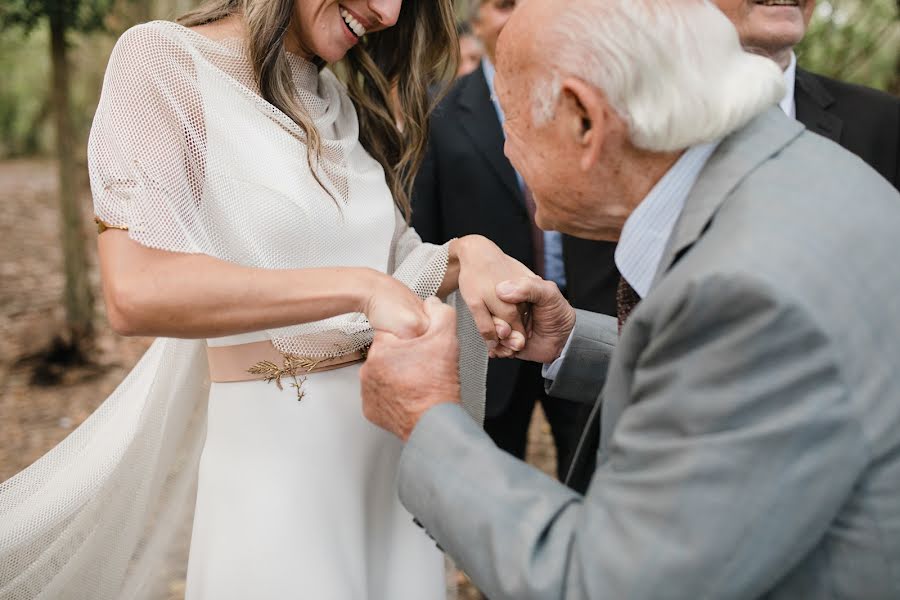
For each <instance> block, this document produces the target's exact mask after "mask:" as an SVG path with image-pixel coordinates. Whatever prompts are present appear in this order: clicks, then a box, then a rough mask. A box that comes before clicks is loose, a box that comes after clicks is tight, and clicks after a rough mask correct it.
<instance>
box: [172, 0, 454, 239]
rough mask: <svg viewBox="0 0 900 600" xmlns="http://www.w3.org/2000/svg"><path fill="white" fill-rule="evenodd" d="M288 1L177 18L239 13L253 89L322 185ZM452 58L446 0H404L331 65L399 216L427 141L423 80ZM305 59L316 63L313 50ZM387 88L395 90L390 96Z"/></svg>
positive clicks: (246, 0)
mask: <svg viewBox="0 0 900 600" xmlns="http://www.w3.org/2000/svg"><path fill="white" fill-rule="evenodd" d="M296 1H297V0H211V1H209V2H207V3H206V4H204V5H202V6H200V7H199V8H197V9H196V10H194V11H191V12H189V13H187V14H185V15H183V16H182V17H180V18H179V19H178V22H179V23H180V24H182V25H184V26H186V27H195V26H198V25H204V24H206V23H212V22H214V21H218V20H219V19H223V18H225V17H228V16H230V15H233V14H242V15H243V18H244V20H245V21H246V25H247V30H248V33H249V35H248V40H247V49H248V55H249V56H248V57H249V59H250V62H251V63H252V65H253V71H254V74H255V76H256V83H257V85H258V86H259V92H260V95H261V96H262V98H263V99H264V100H266V101H267V102H269V103H270V104H272V105H273V106H275V107H276V108H278V109H279V110H281V111H282V112H283V113H285V114H286V115H287V116H288V117H290V118H291V119H292V120H293V121H294V122H295V123H297V125H298V126H300V128H301V129H303V131H304V133H305V134H306V138H307V149H308V150H307V161H308V162H309V165H310V169H311V170H312V173H313V175H314V176H315V177H316V180H317V181H318V182H319V184H320V185H322V182H321V180H319V177H318V175H317V172H318V169H317V168H316V164H317V162H318V159H319V156H320V152H321V145H322V143H321V137H320V135H319V132H318V131H317V130H316V128H315V126H314V124H313V121H312V119H311V118H310V117H309V115H308V114H307V113H306V111H305V109H304V108H303V106H302V105H301V104H300V103H299V102H298V101H297V99H296V97H295V93H294V84H293V80H292V78H291V72H290V67H289V65H288V61H287V57H286V55H285V49H284V41H285V36H286V34H287V31H288V29H289V26H290V24H291V19H292V18H293V14H294V4H295V2H296ZM458 60H459V42H458V41H457V36H456V22H455V17H454V13H453V7H452V5H451V0H404V1H403V5H402V7H401V10H400V15H399V18H398V20H397V23H396V25H394V26H393V27H390V28H388V29H386V30H384V31H379V32H375V33H373V34H371V35H367V36H366V37H364V38H363V39H362V40H361V41H360V43H359V44H357V45H356V46H354V47H353V49H351V50H350V52H348V53H347V55H346V56H345V57H344V59H343V60H342V61H341V63H342V64H340V65H339V68H338V69H337V72H338V73H339V74H340V75H341V76H342V79H343V80H344V83H345V84H346V85H347V90H348V92H349V94H350V97H351V99H352V100H353V103H354V104H355V106H356V111H357V114H358V117H359V137H360V142H361V143H362V145H363V147H364V148H365V149H366V150H367V151H368V152H369V154H371V155H372V157H373V158H375V160H377V161H378V162H379V163H381V166H382V167H383V168H384V173H385V178H386V179H387V184H388V187H390V190H391V192H392V193H393V196H394V202H395V203H396V204H397V206H398V208H399V209H400V210H401V212H402V213H403V215H404V216H405V217H406V219H407V221H408V220H409V217H410V212H411V209H410V193H411V191H412V185H413V181H414V179H415V176H416V172H417V171H418V169H419V166H420V165H421V162H422V157H423V156H424V154H425V145H426V143H427V140H428V116H429V113H430V111H431V108H432V101H431V99H430V98H431V96H430V93H429V91H430V87H431V86H432V85H433V84H434V83H436V82H439V81H441V80H442V79H444V78H445V76H446V74H448V73H453V72H455V70H456V63H457V62H458ZM313 62H315V63H316V65H317V66H318V67H320V68H321V67H323V66H324V61H322V60H321V59H319V58H318V57H314V58H313ZM392 89H396V95H395V96H394V98H392V97H391V90H392ZM398 123H402V127H401V126H398ZM322 187H323V189H326V190H327V188H326V187H325V186H324V185H323V186H322Z"/></svg>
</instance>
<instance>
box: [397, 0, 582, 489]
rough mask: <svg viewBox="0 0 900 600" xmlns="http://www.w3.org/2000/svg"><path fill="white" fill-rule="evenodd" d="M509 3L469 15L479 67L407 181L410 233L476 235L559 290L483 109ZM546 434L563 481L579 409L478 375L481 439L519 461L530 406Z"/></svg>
mask: <svg viewBox="0 0 900 600" xmlns="http://www.w3.org/2000/svg"><path fill="white" fill-rule="evenodd" d="M515 6H516V0H478V1H477V2H476V4H475V6H474V7H473V11H472V13H473V14H472V26H473V31H474V33H475V35H477V36H478V38H479V39H480V40H481V41H482V43H483V44H484V49H485V59H484V60H483V62H482V64H481V65H480V66H479V68H478V69H476V70H475V71H474V72H472V73H470V74H469V75H466V76H464V77H462V78H460V79H459V80H458V81H457V83H456V84H455V86H454V87H453V89H452V90H451V91H450V92H449V94H448V95H447V96H446V97H445V98H444V99H443V101H442V102H441V104H440V106H438V108H437V109H436V110H435V112H434V115H433V116H432V119H431V134H430V139H429V143H428V151H427V154H426V157H425V160H424V162H423V165H422V167H421V169H420V171H419V174H418V176H417V178H416V185H415V190H414V193H413V200H412V204H413V217H412V224H413V226H414V227H415V229H416V231H417V232H418V233H419V235H420V236H421V237H422V239H423V240H425V241H426V242H434V243H444V242H446V241H447V240H450V239H452V238H454V237H461V236H464V235H468V234H480V235H483V236H485V237H487V238H489V239H491V240H492V241H494V242H495V243H496V244H497V245H498V246H499V247H500V248H501V249H502V250H503V251H504V252H505V253H507V254H508V255H509V256H512V257H514V258H516V259H517V260H519V261H520V262H522V263H523V264H525V265H526V266H528V267H529V268H530V269H532V270H533V271H535V272H536V273H538V274H540V275H541V276H543V277H545V278H547V279H549V280H552V281H555V282H556V283H557V285H559V286H560V288H565V276H564V274H563V267H562V248H561V245H560V235H559V234H558V233H555V232H546V233H545V232H543V231H541V230H540V229H538V228H537V227H536V226H534V223H533V218H532V212H533V208H529V207H530V206H531V207H533V203H532V202H531V200H530V193H529V192H528V190H527V188H526V187H525V186H524V184H523V183H522V181H521V179H520V178H519V176H518V174H517V173H516V171H515V170H514V169H513V167H512V166H511V165H510V164H509V161H508V160H507V158H506V157H505V156H504V154H503V144H504V142H505V140H504V136H503V128H502V118H503V114H502V112H501V111H500V109H499V105H497V103H496V101H495V100H494V99H493V90H492V85H493V73H494V69H493V64H492V62H491V60H492V58H493V56H494V54H493V53H494V44H495V43H496V41H497V36H498V35H499V34H500V30H501V29H502V28H503V25H504V24H505V23H506V20H507V19H508V18H509V15H510V14H511V13H512V11H513V9H514V8H515ZM537 400H540V401H541V403H542V407H543V409H544V413H545V414H546V415H547V420H548V421H549V422H550V426H551V429H552V432H553V438H554V442H555V445H556V450H557V470H558V474H559V476H560V477H563V476H565V472H566V470H567V469H568V465H569V463H570V461H571V457H572V454H573V453H574V450H575V445H576V444H577V442H578V437H579V435H580V434H581V429H582V426H583V423H584V422H585V421H586V418H587V415H586V411H585V409H584V407H583V406H580V405H578V404H577V403H573V402H569V401H567V400H557V399H555V398H551V399H548V398H547V397H546V396H545V394H544V383H543V377H542V376H541V367H540V365H537V364H534V363H525V362H522V361H518V360H508V359H496V360H492V361H491V362H490V364H489V367H488V382H487V406H486V418H485V430H486V431H487V432H488V434H490V436H491V437H492V438H493V440H494V441H495V442H496V443H497V445H498V446H500V447H501V448H503V449H504V450H506V451H507V452H509V453H510V454H513V455H514V456H517V457H520V458H523V457H524V455H525V446H526V442H527V433H528V425H529V423H530V421H531V414H532V412H533V410H534V405H535V401H537Z"/></svg>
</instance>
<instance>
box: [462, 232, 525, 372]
mask: <svg viewBox="0 0 900 600" xmlns="http://www.w3.org/2000/svg"><path fill="white" fill-rule="evenodd" d="M451 252H454V253H455V255H456V258H457V259H458V261H459V292H460V294H461V295H462V297H463V300H465V302H466V305H467V306H468V307H469V311H470V312H471V313H472V317H473V318H474V320H475V326H476V327H477V328H478V331H479V333H481V336H482V337H483V338H484V339H485V341H486V342H487V343H488V348H489V350H491V353H492V355H493V354H494V350H495V349H496V348H497V344H498V342H499V341H500V340H502V339H508V338H509V339H512V340H515V341H514V342H513V343H512V345H513V346H516V350H521V349H522V348H523V347H524V344H525V339H526V331H525V323H524V320H523V315H524V314H525V313H526V311H527V305H526V304H520V305H518V306H517V305H516V304H511V303H508V302H504V301H502V300H500V299H499V298H498V297H497V291H496V288H497V284H498V283H500V282H501V281H507V280H509V279H518V278H521V277H533V278H535V279H540V278H539V277H538V276H537V275H535V274H534V273H532V272H531V271H530V270H529V269H528V268H527V267H526V266H525V265H523V264H522V263H520V262H519V261H517V260H516V259H514V258H511V257H509V256H507V255H506V254H504V253H503V252H502V251H501V250H500V248H498V247H497V245H496V244H494V243H493V242H492V241H490V240H489V239H487V238H485V237H483V236H480V235H468V236H465V237H463V238H460V239H458V240H456V241H454V242H453V243H452V244H451ZM504 354H505V353H504Z"/></svg>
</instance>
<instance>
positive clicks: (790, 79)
mask: <svg viewBox="0 0 900 600" xmlns="http://www.w3.org/2000/svg"><path fill="white" fill-rule="evenodd" d="M796 79H797V55H796V54H794V53H793V52H791V62H790V64H789V65H788V66H787V69H785V70H784V87H785V94H784V98H782V99H781V102H779V103H778V106H780V107H781V110H783V111H784V114H786V115H787V116H789V117H790V118H792V119H796V118H797V105H796V103H795V102H794V85H795V82H796Z"/></svg>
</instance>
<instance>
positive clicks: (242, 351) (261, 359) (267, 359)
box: [206, 340, 366, 389]
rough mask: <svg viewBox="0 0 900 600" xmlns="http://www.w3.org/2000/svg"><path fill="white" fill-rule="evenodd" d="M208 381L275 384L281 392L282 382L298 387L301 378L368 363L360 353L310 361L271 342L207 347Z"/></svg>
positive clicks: (361, 352)
mask: <svg viewBox="0 0 900 600" xmlns="http://www.w3.org/2000/svg"><path fill="white" fill-rule="evenodd" d="M206 356H207V359H208V360H209V378H210V381H213V382H216V383H233V382H237V381H255V380H257V379H262V380H264V381H274V382H275V383H276V385H277V386H278V388H279V389H281V380H282V379H283V378H286V377H287V378H291V379H293V380H294V381H293V383H294V384H296V386H295V387H298V389H299V385H300V383H301V382H298V381H297V378H298V377H302V376H304V375H308V374H310V373H319V372H322V371H331V370H333V369H340V368H341V367H347V366H350V365H352V364H355V363H358V362H361V361H363V360H365V359H366V352H365V350H358V351H356V352H352V353H350V354H344V355H342V356H337V357H334V358H307V357H304V356H295V355H293V354H284V353H283V352H280V351H279V350H278V349H277V348H275V346H273V345H272V342H271V341H268V340H264V341H261V342H251V343H249V344H236V345H233V346H207V348H206Z"/></svg>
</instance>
